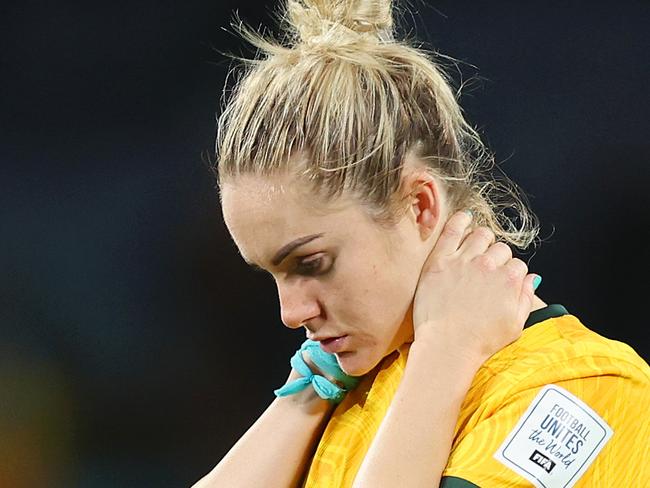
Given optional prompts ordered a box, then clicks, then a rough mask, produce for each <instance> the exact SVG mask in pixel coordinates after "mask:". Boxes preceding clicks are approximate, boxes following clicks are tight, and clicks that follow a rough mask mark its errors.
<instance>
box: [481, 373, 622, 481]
mask: <svg viewBox="0 0 650 488" xmlns="http://www.w3.org/2000/svg"><path fill="white" fill-rule="evenodd" d="M612 433H613V431H612V429H611V428H610V427H609V425H607V423H606V422H605V421H604V420H603V419H602V418H600V416H598V414H597V413H596V412H594V411H593V410H592V409H591V408H589V407H588V406H587V405H586V404H585V403H584V402H583V401H582V400H580V399H579V398H577V397H576V396H575V395H573V394H572V393H569V392H568V391H566V390H565V389H564V388H560V387H559V386H556V385H546V386H545V387H544V388H542V389H541V390H540V392H539V393H538V394H537V396H536V397H535V399H534V400H533V401H532V403H531V404H530V406H529V407H528V409H527V410H526V412H524V414H523V415H522V416H521V418H520V419H519V422H517V425H516V426H515V428H514V429H513V430H512V432H510V434H508V437H506V439H505V441H503V444H501V446H500V447H499V449H497V452H495V453H494V457H495V458H496V459H497V460H498V461H500V462H501V463H503V464H504V465H506V466H507V467H508V468H510V469H512V470H513V471H515V472H516V473H518V474H520V475H521V476H523V477H524V478H526V479H527V480H528V481H530V482H531V483H532V484H533V485H535V486H536V487H537V488H569V487H571V486H573V485H574V484H575V483H576V482H577V481H578V480H579V479H580V477H581V476H582V475H583V474H584V472H585V471H586V470H587V468H588V467H589V466H590V465H591V463H592V462H593V461H594V459H595V458H596V456H597V455H598V453H599V452H600V450H601V449H602V448H603V446H604V445H605V444H606V443H607V441H608V440H609V438H610V437H611V436H612Z"/></svg>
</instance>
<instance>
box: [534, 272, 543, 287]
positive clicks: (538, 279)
mask: <svg viewBox="0 0 650 488" xmlns="http://www.w3.org/2000/svg"><path fill="white" fill-rule="evenodd" d="M541 282H542V277H541V276H540V275H536V276H535V278H533V290H537V287H538V286H539V284H540V283H541Z"/></svg>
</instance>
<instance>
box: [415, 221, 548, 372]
mask: <svg viewBox="0 0 650 488" xmlns="http://www.w3.org/2000/svg"><path fill="white" fill-rule="evenodd" d="M471 220H472V219H471V216H470V215H469V214H468V213H465V212H458V213H456V214H454V215H453V216H452V217H451V218H450V219H449V220H448V222H447V223H446V224H445V227H444V229H443V230H442V233H441V234H440V237H439V238H438V241H437V242H436V244H435V246H434V248H433V250H432V251H431V253H430V254H429V257H428V258H427V260H426V262H425V264H424V266H423V268H422V272H421V274H420V279H419V282H418V286H417V289H416V293H415V299H414V303H413V327H414V334H415V338H414V341H415V343H417V342H418V341H420V342H422V341H429V342H431V343H433V344H436V350H437V351H444V352H445V353H451V354H460V355H461V356H462V359H463V360H468V361H470V362H471V363H473V364H474V365H475V366H477V367H478V366H480V364H482V363H483V362H485V360H486V359H487V358H489V357H490V356H491V355H493V354H494V353H496V352H497V351H499V350H500V349H502V348H503V347H505V346H506V345H508V344H510V343H511V342H513V341H514V340H516V339H517V338H518V337H519V335H520V334H521V331H522V329H523V326H524V323H525V321H526V318H527V316H528V314H529V313H530V310H531V308H532V303H533V296H534V289H533V280H534V278H535V275H534V274H528V267H527V266H526V264H525V263H524V262H523V261H521V260H520V259H517V258H513V257H512V251H511V249H510V247H509V246H508V245H506V244H504V243H501V242H497V243H495V242H494V233H493V232H492V231H491V230H489V229H488V228H486V227H478V228H476V229H473V230H471V229H470V228H469V225H470V224H471Z"/></svg>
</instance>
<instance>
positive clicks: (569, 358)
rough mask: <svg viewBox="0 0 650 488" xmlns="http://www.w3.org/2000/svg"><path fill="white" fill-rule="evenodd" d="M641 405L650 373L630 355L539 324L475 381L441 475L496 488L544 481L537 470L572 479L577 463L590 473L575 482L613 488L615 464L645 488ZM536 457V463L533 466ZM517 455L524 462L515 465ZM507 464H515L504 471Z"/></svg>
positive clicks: (647, 399)
mask: <svg viewBox="0 0 650 488" xmlns="http://www.w3.org/2000/svg"><path fill="white" fill-rule="evenodd" d="M648 404H650V368H649V367H648V365H647V364H646V363H645V361H644V360H643V359H642V358H641V357H640V356H639V355H638V354H637V353H636V352H635V351H634V350H633V349H632V348H631V347H629V346H628V345H626V344H623V343H621V342H618V341H613V340H611V339H607V338H605V337H602V336H600V335H599V334H597V333H595V332H593V331H591V330H589V329H588V328H586V327H585V326H584V325H583V324H582V323H581V322H580V321H579V320H578V319H577V318H576V317H574V316H572V315H563V316H561V317H556V318H552V319H549V320H544V321H542V322H539V323H537V324H535V325H534V326H533V327H531V328H529V329H527V330H526V331H525V332H524V336H523V337H522V338H521V339H520V340H519V341H517V342H515V343H513V344H511V345H510V346H508V347H507V348H505V349H504V350H502V351H501V352H500V353H498V354H497V355H495V356H493V358H491V359H490V360H489V361H488V362H487V363H486V364H485V365H484V367H483V368H481V370H480V371H479V372H478V374H477V375H476V378H475V380H474V383H473V385H472V387H471V389H470V391H469V393H468V395H467V398H466V399H465V402H464V404H463V407H462V409H461V415H460V419H459V422H458V425H457V428H456V435H455V439H454V446H453V449H452V456H451V458H450V461H449V465H448V469H447V472H446V474H447V475H448V476H450V477H453V476H457V477H459V478H461V479H462V480H472V481H473V482H474V483H475V484H477V485H479V486H494V484H490V483H491V482H492V481H494V482H497V480H498V483H506V482H511V481H512V482H514V481H513V480H519V481H523V479H529V478H528V475H527V474H526V473H523V475H522V469H529V467H530V470H531V471H532V472H536V473H537V475H539V476H543V475H544V474H543V473H544V471H543V470H544V469H545V468H546V469H550V467H552V466H559V465H560V464H561V463H564V467H562V468H561V471H562V472H565V471H566V472H573V470H574V468H575V466H576V465H577V464H578V462H580V463H584V465H585V466H588V465H589V464H591V463H592V462H593V461H594V460H596V462H595V465H594V466H593V467H592V468H591V469H590V470H589V471H588V472H587V474H586V475H584V472H583V471H580V470H578V471H575V473H574V474H575V475H576V476H581V477H582V476H583V475H584V478H583V479H585V480H587V479H588V480H590V481H593V480H596V479H597V480H599V481H603V482H613V481H614V479H615V474H616V473H615V471H616V470H615V469H614V466H616V465H618V466H621V465H622V464H623V465H625V466H626V467H627V468H630V470H629V471H628V472H629V473H630V474H629V477H634V476H636V477H640V478H639V479H641V478H642V479H643V480H644V482H645V480H646V479H647V476H648V471H647V469H645V468H644V467H643V466H642V465H643V462H642V457H643V456H642V455H641V453H642V452H643V450H644V448H643V446H644V443H646V439H647V436H648V433H649V431H650V422H648V419H647V412H646V410H647V405H648ZM581 436H582V437H581ZM610 438H611V439H610ZM510 441H512V442H510ZM509 442H510V443H509ZM592 444H593V445H592ZM508 446H510V451H508ZM540 446H541V447H540ZM603 446H604V447H603ZM601 450H602V452H601ZM574 451H575V452H574ZM535 452H539V453H541V454H542V455H541V456H540V455H537V458H535V460H531V459H530V458H531V457H535V456H536V454H535ZM513 453H514V454H513ZM521 453H526V456H527V457H526V459H523V458H522V459H519V456H523V454H521ZM508 457H510V458H511V459H512V460H514V461H512V462H509V461H507V460H506V461H504V459H506V458H508ZM572 460H573V461H572ZM515 461H516V462H515ZM536 461H537V464H535V462H536ZM513 463H514V464H513ZM570 466H571V468H570ZM522 467H523V468H522ZM559 469H560V468H557V469H556V470H559ZM522 476H523V477H522ZM626 476H627V475H626ZM492 477H495V478H494V479H492ZM488 480H490V483H488ZM630 480H632V478H630ZM628 481H629V480H628ZM634 482H635V483H636V482H637V480H636V479H635V480H634ZM448 483H451V484H448V486H449V487H452V486H464V485H458V484H456V485H454V484H453V483H458V481H456V480H453V479H450V481H448ZM498 483H497V485H498V486H501V485H499V484H498ZM443 486H445V485H443ZM465 486H468V485H465ZM469 486H471V485H469ZM508 486H510V485H508ZM512 486H520V485H517V484H514V485H512ZM603 486H607V485H606V484H605V485H603ZM627 486H638V485H635V484H634V483H632V484H630V485H627Z"/></svg>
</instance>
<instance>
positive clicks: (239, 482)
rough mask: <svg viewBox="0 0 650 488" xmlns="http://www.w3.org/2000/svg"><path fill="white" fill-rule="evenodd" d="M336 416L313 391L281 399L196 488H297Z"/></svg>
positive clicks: (266, 411) (326, 403)
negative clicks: (312, 453) (321, 437)
mask: <svg viewBox="0 0 650 488" xmlns="http://www.w3.org/2000/svg"><path fill="white" fill-rule="evenodd" d="M331 411H332V407H331V405H330V403H329V402H327V401H325V400H322V399H321V398H319V397H318V396H317V395H316V394H315V392H314V390H313V389H312V388H307V389H305V390H304V391H302V392H300V393H298V394H296V395H291V396H287V397H280V398H276V399H275V400H274V401H273V402H272V403H271V405H270V406H269V407H268V408H267V409H266V410H265V411H264V413H263V414H262V415H261V416H260V418H258V419H257V421H255V423H254V424H253V425H252V426H251V427H250V428H249V429H248V431H247V432H246V433H245V434H244V435H243V436H242V437H241V439H239V440H238V441H237V443H236V444H235V445H234V446H233V447H232V449H231V450H230V451H229V452H228V453H227V454H226V456H225V457H224V458H223V459H222V460H221V461H220V462H219V464H218V465H217V466H216V467H215V468H214V469H213V470H212V471H211V472H210V473H209V474H208V475H206V476H205V477H204V478H203V479H201V480H200V481H199V482H197V483H196V484H195V485H194V488H212V487H214V488H217V487H224V486H233V487H235V486H236V487H237V488H246V487H251V488H259V487H260V486H265V487H269V488H274V487H277V488H287V487H293V486H296V485H297V484H298V482H299V480H300V477H301V475H302V474H303V472H304V470H305V468H306V465H307V462H308V461H309V455H310V453H311V452H312V450H313V447H314V444H315V442H317V441H318V439H319V438H320V435H321V433H322V430H323V428H324V426H325V423H326V421H327V419H328V418H329V414H330V413H331Z"/></svg>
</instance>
